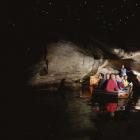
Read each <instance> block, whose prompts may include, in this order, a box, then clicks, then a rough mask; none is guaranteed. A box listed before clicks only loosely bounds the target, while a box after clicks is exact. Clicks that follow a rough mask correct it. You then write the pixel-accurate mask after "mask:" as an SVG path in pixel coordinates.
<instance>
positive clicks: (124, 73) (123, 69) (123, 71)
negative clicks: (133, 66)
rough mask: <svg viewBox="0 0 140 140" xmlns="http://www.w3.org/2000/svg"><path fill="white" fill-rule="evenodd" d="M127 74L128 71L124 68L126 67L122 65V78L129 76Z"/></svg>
mask: <svg viewBox="0 0 140 140" xmlns="http://www.w3.org/2000/svg"><path fill="white" fill-rule="evenodd" d="M126 73H127V69H126V68H125V67H124V65H122V67H121V70H120V74H121V76H125V75H127V74H126Z"/></svg>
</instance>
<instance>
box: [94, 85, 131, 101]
mask: <svg viewBox="0 0 140 140" xmlns="http://www.w3.org/2000/svg"><path fill="white" fill-rule="evenodd" d="M132 94H133V86H129V87H128V88H127V90H125V91H123V92H119V93H118V92H107V91H105V90H101V89H94V91H93V96H108V97H115V98H120V99H121V98H129V97H132Z"/></svg>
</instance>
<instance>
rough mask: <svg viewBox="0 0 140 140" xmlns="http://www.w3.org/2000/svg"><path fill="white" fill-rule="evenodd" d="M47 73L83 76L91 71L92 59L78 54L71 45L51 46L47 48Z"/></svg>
mask: <svg viewBox="0 0 140 140" xmlns="http://www.w3.org/2000/svg"><path fill="white" fill-rule="evenodd" d="M47 59H48V62H49V71H48V72H49V73H51V74H58V73H59V74H65V73H66V74H78V75H80V76H82V75H83V74H85V73H87V72H89V71H91V69H92V66H93V64H94V62H95V60H94V58H92V57H90V56H87V55H85V54H83V53H82V52H80V50H79V48H78V47H77V46H75V45H74V44H71V43H62V42H59V43H56V44H51V46H50V47H49V48H48V56H47Z"/></svg>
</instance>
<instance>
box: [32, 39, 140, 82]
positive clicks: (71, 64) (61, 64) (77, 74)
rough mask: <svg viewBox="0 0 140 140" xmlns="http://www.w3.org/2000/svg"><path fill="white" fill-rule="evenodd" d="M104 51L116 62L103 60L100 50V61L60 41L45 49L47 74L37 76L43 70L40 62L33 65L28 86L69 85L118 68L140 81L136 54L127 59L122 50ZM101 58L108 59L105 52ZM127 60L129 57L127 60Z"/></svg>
mask: <svg viewBox="0 0 140 140" xmlns="http://www.w3.org/2000/svg"><path fill="white" fill-rule="evenodd" d="M107 51H108V52H109V53H110V52H112V54H114V55H117V56H118V59H114V58H112V59H105V57H104V56H103V51H102V50H101V55H102V57H101V58H98V59H95V58H94V55H91V54H90V55H89V53H88V52H90V51H89V50H88V51H87V52H86V51H85V50H84V49H82V48H81V47H79V46H77V45H75V44H73V43H71V42H64V41H61V42H57V43H52V44H50V45H48V46H47V57H46V59H47V60H48V73H47V74H43V75H41V74H40V71H41V69H42V68H43V67H46V64H45V61H44V60H43V59H42V61H40V62H39V63H37V64H36V65H35V67H34V70H35V71H36V72H35V73H36V74H35V75H34V76H33V77H32V79H31V81H30V82H31V84H33V85H34V84H41V83H54V82H60V80H61V79H63V78H66V79H67V80H68V81H71V82H73V81H75V80H79V79H83V78H85V77H87V76H90V75H94V74H95V73H99V72H102V73H104V74H106V73H118V70H119V69H120V68H121V65H122V64H124V65H125V66H127V67H129V68H131V69H132V70H133V74H134V75H136V76H135V77H136V78H137V79H138V80H139V79H140V78H139V76H140V74H139V73H140V65H139V61H138V60H139V58H138V56H139V53H138V52H137V53H136V54H135V53H134V52H133V54H131V55H130V54H129V53H124V51H123V50H121V51H120V50H117V49H116V50H115V49H114V50H113V49H108V50H107ZM93 54H94V52H93ZM122 54H123V58H122ZM95 55H96V54H95ZM104 55H108V53H107V52H106V54H104ZM136 56H137V59H136ZM129 57H131V59H130V58H129Z"/></svg>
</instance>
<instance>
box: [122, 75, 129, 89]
mask: <svg viewBox="0 0 140 140" xmlns="http://www.w3.org/2000/svg"><path fill="white" fill-rule="evenodd" d="M123 84H124V88H127V87H128V86H129V82H128V76H127V75H125V76H124V79H123Z"/></svg>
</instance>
